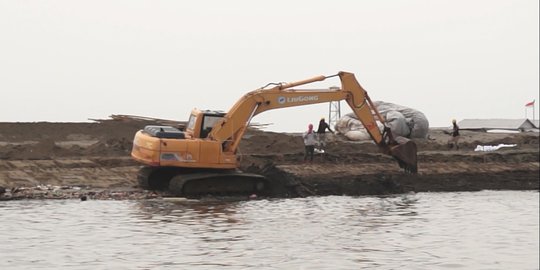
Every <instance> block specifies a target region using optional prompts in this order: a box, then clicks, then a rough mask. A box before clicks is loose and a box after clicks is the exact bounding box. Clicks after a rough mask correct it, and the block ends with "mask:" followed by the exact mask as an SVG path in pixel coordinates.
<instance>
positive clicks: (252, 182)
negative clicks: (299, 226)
mask: <svg viewBox="0 0 540 270" xmlns="http://www.w3.org/2000/svg"><path fill="white" fill-rule="evenodd" d="M332 77H339V79H340V81H341V87H331V88H328V89H322V90H321V89H297V88H296V87H298V86H301V85H306V84H310V83H314V82H319V81H324V80H326V79H329V78H332ZM341 100H345V101H346V102H347V104H348V105H349V106H350V108H351V109H352V111H353V112H354V114H355V115H356V116H357V117H358V119H359V120H360V122H361V123H362V124H363V125H364V127H365V128H366V130H367V132H368V133H369V135H370V137H371V139H372V140H373V141H374V142H375V144H377V146H378V148H379V150H380V152H381V153H383V154H387V155H391V156H392V157H394V159H395V160H396V161H397V162H398V165H399V166H400V167H401V168H402V169H404V170H405V172H407V173H416V172H417V149H416V144H415V143H414V142H413V141H411V140H409V139H407V138H404V137H398V136H396V137H394V136H393V135H392V132H391V130H390V128H389V127H387V125H386V124H385V119H384V118H383V117H382V116H381V114H380V113H379V112H378V111H377V109H376V107H375V106H374V105H373V103H372V101H371V99H370V98H369V96H368V94H367V91H366V90H364V88H363V87H362V86H361V85H360V84H359V83H358V81H357V80H356V78H355V76H354V74H353V73H349V72H343V71H342V72H339V73H337V74H335V75H331V76H323V75H321V76H317V77H313V78H309V79H305V80H301V81H296V82H291V83H269V84H267V85H265V86H264V87H261V88H259V89H256V90H253V91H251V92H248V93H247V94H245V95H244V96H242V97H241V98H240V99H239V100H238V101H237V102H236V103H235V104H234V106H232V108H231V109H230V110H229V111H228V112H223V111H212V110H199V109H193V110H192V112H191V115H190V117H189V120H188V122H187V124H186V126H185V128H184V129H182V130H180V129H179V128H175V127H172V126H159V125H153V126H146V127H144V129H142V130H139V131H138V132H137V133H136V134H135V138H134V140H133V148H132V152H131V156H132V158H133V159H134V160H135V161H137V162H139V163H141V164H142V165H143V167H142V168H141V169H140V171H139V173H138V181H139V185H140V186H141V187H143V188H146V189H168V190H169V191H171V192H172V193H173V194H175V195H178V196H186V197H188V196H198V195H206V194H217V195H219V194H253V193H259V194H260V193H264V191H265V189H266V188H267V187H268V185H269V183H268V180H267V179H266V178H265V177H264V176H262V175H258V174H253V173H245V172H242V171H240V170H239V168H238V167H239V157H238V156H237V151H238V146H239V144H240V141H241V140H242V137H243V135H244V133H245V131H246V130H247V128H248V126H249V123H250V121H251V120H252V118H253V117H254V116H256V115H258V114H260V113H262V112H265V111H268V110H273V109H281V108H287V107H295V106H303V105H310V104H317V103H323V102H331V101H341ZM377 121H379V122H380V123H382V125H383V128H382V129H381V128H380V127H379V126H378V125H377Z"/></svg>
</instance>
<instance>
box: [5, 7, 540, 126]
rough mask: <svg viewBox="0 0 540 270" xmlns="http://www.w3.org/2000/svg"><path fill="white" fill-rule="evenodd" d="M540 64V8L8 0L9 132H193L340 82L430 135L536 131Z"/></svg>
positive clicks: (307, 109)
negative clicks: (153, 122) (416, 120)
mask: <svg viewBox="0 0 540 270" xmlns="http://www.w3.org/2000/svg"><path fill="white" fill-rule="evenodd" d="M539 59H540V57H539V1H538V0H516V1H511V0H473V1H470V0H468V1H466V0H388V1H375V0H364V1H344V0H334V1H321V0H297V1H284V0H273V1H248V0H229V1H217V0H216V1H211V0H202V1H172V0H93V1H77V0H55V1H37V0H36V1H31V0H29V1H19V0H0V93H1V98H0V122H37V121H47V122H85V121H89V120H88V119H107V118H108V117H109V116H110V115H112V114H129V115H137V116H144V117H154V118H162V119H171V120H179V121H184V120H187V118H188V116H189V113H190V111H191V109H193V108H199V109H211V110H223V111H227V110H228V109H229V108H230V107H232V106H233V104H234V103H235V102H236V101H237V100H238V99H240V98H241V97H242V96H243V95H244V94H246V93H247V92H249V91H252V90H255V89H257V88H259V87H262V86H264V85H266V84H267V83H270V82H291V81H298V80H303V79H307V78H311V77H314V76H317V75H333V74H336V73H338V72H339V71H348V72H352V73H354V74H355V76H356V78H357V79H358V81H359V82H360V84H361V85H362V86H363V87H364V88H365V89H366V90H367V91H368V93H369V95H370V97H371V99H372V100H381V101H386V102H392V103H396V104H399V105H402V106H406V107H410V108H413V109H416V110H418V111H420V112H422V113H424V114H425V115H426V117H427V119H428V121H429V123H430V126H431V127H446V126H450V125H451V121H452V119H457V120H458V121H459V120H462V119H466V118H512V119H517V118H525V117H528V118H531V119H532V118H533V110H532V108H528V109H527V108H526V107H525V104H526V103H528V102H531V101H533V100H535V103H536V104H535V114H536V116H535V117H534V118H535V119H539V118H540V117H539V116H538V115H539V111H540V109H539V107H538V105H539V104H540V98H539V75H538V74H539ZM314 86H316V87H315V88H321V87H331V86H339V80H337V79H334V80H327V81H324V82H322V83H319V84H316V85H314ZM348 112H350V109H348V108H347V105H346V104H345V103H344V102H342V104H341V114H342V115H343V114H345V113H348ZM328 114H329V104H328V103H323V104H318V105H309V106H302V107H294V108H286V109H279V110H274V111H267V112H264V113H262V114H259V115H257V116H255V117H254V119H253V120H252V122H255V123H260V124H268V126H267V127H266V130H268V131H276V132H298V131H303V130H305V129H306V128H307V125H308V124H309V123H314V124H316V123H317V122H318V121H319V119H320V118H321V117H327V116H328Z"/></svg>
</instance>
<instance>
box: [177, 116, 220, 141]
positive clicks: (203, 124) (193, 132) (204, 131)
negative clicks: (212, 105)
mask: <svg viewBox="0 0 540 270" xmlns="http://www.w3.org/2000/svg"><path fill="white" fill-rule="evenodd" d="M224 116H225V112H223V111H212V110H198V109H193V110H192V111H191V115H190V116H189V120H188V123H187V126H186V132H187V133H188V134H189V135H190V136H191V137H192V138H201V139H204V138H206V137H208V134H209V133H210V131H212V128H214V125H215V124H216V123H217V122H219V121H220V120H221V119H222V118H223V117H224Z"/></svg>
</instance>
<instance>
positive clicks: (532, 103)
mask: <svg viewBox="0 0 540 270" xmlns="http://www.w3.org/2000/svg"><path fill="white" fill-rule="evenodd" d="M530 106H534V100H533V101H531V102H529V103H527V104H525V107H530Z"/></svg>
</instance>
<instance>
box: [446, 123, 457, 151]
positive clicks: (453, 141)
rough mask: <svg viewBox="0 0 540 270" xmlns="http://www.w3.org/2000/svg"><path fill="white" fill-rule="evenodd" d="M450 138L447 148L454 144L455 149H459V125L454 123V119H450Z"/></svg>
mask: <svg viewBox="0 0 540 270" xmlns="http://www.w3.org/2000/svg"><path fill="white" fill-rule="evenodd" d="M450 136H452V137H450V139H449V140H448V148H450V149H452V148H453V147H454V146H455V147H456V150H459V145H458V142H459V126H458V125H457V123H456V119H454V120H452V133H450Z"/></svg>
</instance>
